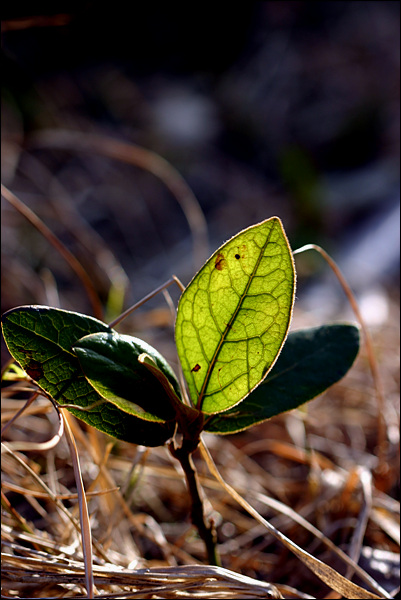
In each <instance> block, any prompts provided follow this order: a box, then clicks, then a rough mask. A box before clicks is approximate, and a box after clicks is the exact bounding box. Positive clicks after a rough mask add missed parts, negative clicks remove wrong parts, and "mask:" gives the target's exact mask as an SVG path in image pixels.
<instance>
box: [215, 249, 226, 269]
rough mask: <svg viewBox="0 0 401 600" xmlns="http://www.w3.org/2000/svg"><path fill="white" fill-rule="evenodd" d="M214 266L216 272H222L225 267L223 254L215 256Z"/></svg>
mask: <svg viewBox="0 0 401 600" xmlns="http://www.w3.org/2000/svg"><path fill="white" fill-rule="evenodd" d="M214 266H215V267H216V269H217V270H218V271H222V270H223V269H224V267H225V266H226V259H225V258H224V254H221V252H219V253H218V255H217V256H216V260H215V263H214Z"/></svg>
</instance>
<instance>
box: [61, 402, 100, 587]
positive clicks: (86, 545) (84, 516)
mask: <svg viewBox="0 0 401 600" xmlns="http://www.w3.org/2000/svg"><path fill="white" fill-rule="evenodd" d="M61 416H62V419H63V421H64V424H65V433H66V438H67V443H68V447H69V449H70V454H71V459H72V464H73V468H74V475H75V482H76V485H77V491H78V502H79V516H80V522H81V540H82V551H83V555H84V562H85V584H86V590H87V593H88V596H87V597H88V598H93V597H94V596H93V594H94V589H93V569H92V560H93V557H92V532H91V527H90V521H89V513H88V504H87V502H86V497H85V489H84V484H83V481H82V474H81V467H80V464H79V457H78V450H77V446H76V444H75V440H74V436H73V435H72V431H71V427H70V425H69V418H70V417H69V415H68V413H67V412H66V411H65V410H62V409H61Z"/></svg>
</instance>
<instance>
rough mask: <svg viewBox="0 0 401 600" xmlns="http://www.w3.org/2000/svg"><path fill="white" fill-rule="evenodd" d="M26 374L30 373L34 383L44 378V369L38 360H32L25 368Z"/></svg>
mask: <svg viewBox="0 0 401 600" xmlns="http://www.w3.org/2000/svg"><path fill="white" fill-rule="evenodd" d="M25 372H26V373H28V375H29V377H31V378H32V379H33V380H34V381H37V380H38V379H40V378H41V377H43V367H42V365H41V364H40V363H38V362H37V361H36V360H31V361H30V363H29V365H28V366H27V367H25Z"/></svg>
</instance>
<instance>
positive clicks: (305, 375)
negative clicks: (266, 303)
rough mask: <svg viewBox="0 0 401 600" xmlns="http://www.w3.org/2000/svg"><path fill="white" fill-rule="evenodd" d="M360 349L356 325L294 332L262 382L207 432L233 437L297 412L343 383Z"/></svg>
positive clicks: (212, 421)
mask: <svg viewBox="0 0 401 600" xmlns="http://www.w3.org/2000/svg"><path fill="white" fill-rule="evenodd" d="M358 350H359V329H358V328H357V327H355V326H354V325H348V324H334V325H323V326H321V327H314V328H311V329H303V330H299V331H294V332H291V333H290V334H289V335H288V337H287V340H286V342H285V344H284V347H283V349H282V351H281V354H280V356H279V358H278V360H277V362H276V364H275V365H274V367H273V369H272V370H271V371H270V373H269V374H268V376H267V377H266V379H265V380H264V381H263V383H261V384H260V386H259V387H257V388H256V389H255V390H254V391H253V392H251V393H250V394H249V396H248V397H247V398H245V400H243V401H242V402H241V403H240V404H238V405H237V406H235V407H234V408H232V409H230V410H228V411H226V412H225V413H221V414H218V415H215V416H213V417H211V419H210V420H209V421H208V422H207V423H206V425H205V431H210V432H211V433H221V434H227V433H235V432H237V431H241V430H243V429H247V428H248V427H251V426H252V425H256V424H257V423H261V422H262V421H265V420H266V419H269V418H270V417H273V416H274V415H278V414H280V413H282V412H285V411H287V410H291V409H293V408H297V407H298V406H300V405H301V404H303V403H304V402H307V401H308V400H312V398H315V397H316V396H318V395H319V394H321V393H322V392H324V391H325V390H326V389H327V388H328V387H330V386H331V385H333V384H334V383H336V382H337V381H339V380H340V379H341V378H342V377H343V376H344V375H345V374H346V373H347V371H348V370H349V368H350V367H351V366H352V364H353V362H354V360H355V357H356V355H357V354H358Z"/></svg>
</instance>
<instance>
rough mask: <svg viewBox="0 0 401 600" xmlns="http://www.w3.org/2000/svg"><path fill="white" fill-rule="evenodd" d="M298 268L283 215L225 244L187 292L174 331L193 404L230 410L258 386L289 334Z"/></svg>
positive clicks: (209, 410)
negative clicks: (284, 225) (295, 266)
mask: <svg viewBox="0 0 401 600" xmlns="http://www.w3.org/2000/svg"><path fill="white" fill-rule="evenodd" d="M294 293H295V271H294V265H293V260H292V255H291V251H290V248H289V245H288V241H287V238H286V236H285V233H284V230H283V228H282V225H281V221H280V219H278V218H277V217H273V218H271V219H267V220H266V221H263V222H262V223H259V224H258V225H254V226H253V227H249V228H248V229H245V230H244V231H242V232H241V233H239V234H238V235H236V236H235V237H233V238H232V239H231V240H229V241H228V242H227V243H226V244H224V245H223V246H221V247H220V248H219V249H218V250H217V251H216V252H215V253H214V254H213V256H212V257H211V258H210V259H209V260H208V261H207V262H206V264H205V265H204V266H203V267H202V269H201V270H200V271H199V272H198V273H197V274H196V275H195V277H194V278H193V279H192V281H191V282H190V284H189V285H188V287H187V288H186V289H185V291H184V293H183V294H182V296H181V298H180V301H179V305H178V312H177V320H176V327H175V337H176V345H177V351H178V356H179V359H180V362H181V365H182V368H183V371H184V375H185V379H186V380H187V382H188V387H189V392H190V396H191V399H192V402H193V404H194V406H196V407H197V408H199V409H201V410H202V411H203V412H205V413H207V414H213V413H217V412H221V411H224V410H227V409H228V408H230V407H232V406H235V405H236V404H237V403H238V402H240V401H241V400H242V399H243V398H244V397H245V396H247V394H249V392H250V391H251V390H252V389H253V388H254V387H255V386H257V385H258V384H259V383H260V381H261V380H262V379H263V378H264V377H265V376H266V374H267V373H268V372H269V370H270V369H271V367H272V366H273V364H274V362H275V360H276V358H277V356H278V354H279V352H280V349H281V347H282V345H283V343H284V340H285V338H286V335H287V332H288V328H289V324H290V320H291V314H292V306H293V302H294Z"/></svg>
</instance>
